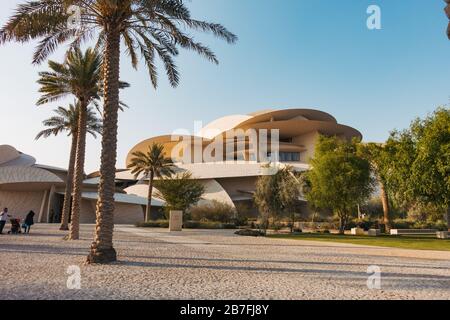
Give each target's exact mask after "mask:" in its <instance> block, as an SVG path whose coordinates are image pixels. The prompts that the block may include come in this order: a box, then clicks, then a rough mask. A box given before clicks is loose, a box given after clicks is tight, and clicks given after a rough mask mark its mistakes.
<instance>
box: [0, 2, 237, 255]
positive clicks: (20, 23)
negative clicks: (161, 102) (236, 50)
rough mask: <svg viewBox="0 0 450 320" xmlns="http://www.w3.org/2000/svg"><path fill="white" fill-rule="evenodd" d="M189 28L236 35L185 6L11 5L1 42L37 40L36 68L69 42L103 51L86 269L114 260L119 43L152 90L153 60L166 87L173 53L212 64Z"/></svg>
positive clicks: (174, 81) (173, 73) (174, 76)
mask: <svg viewBox="0 0 450 320" xmlns="http://www.w3.org/2000/svg"><path fill="white" fill-rule="evenodd" d="M74 5H75V6H77V7H78V8H79V10H78V11H79V13H80V16H79V19H76V20H78V21H76V22H77V23H76V25H77V26H76V27H74V26H72V25H69V24H68V23H67V22H68V21H69V18H71V12H72V11H70V10H68V9H69V8H73V6H74ZM188 29H190V30H194V31H202V32H210V33H212V34H213V35H215V36H217V37H219V38H221V39H224V40H226V41H227V42H228V43H234V42H236V41H237V37H236V36H235V35H234V34H233V33H231V32H229V31H228V30H227V29H226V28H225V27H223V26H222V25H220V24H216V23H210V22H204V21H199V20H196V19H193V18H192V17H191V14H190V11H189V9H188V8H187V6H186V5H185V1H183V0H35V1H26V2H25V3H24V4H21V5H19V6H18V7H17V9H16V12H15V14H14V15H13V16H12V17H11V18H10V20H9V21H8V22H7V23H6V24H5V25H4V27H3V28H2V29H1V30H0V44H1V43H4V42H8V41H18V42H26V41H29V40H33V39H41V42H40V43H39V45H38V47H37V49H36V52H35V54H34V58H33V62H34V63H40V62H42V61H44V60H45V59H46V58H47V57H48V55H49V54H51V53H52V52H54V51H55V50H56V48H57V47H58V45H60V44H62V43H64V42H67V41H69V40H71V41H72V42H71V43H72V45H78V44H79V43H81V42H83V41H85V40H87V39H92V38H96V39H97V46H98V48H101V49H102V50H103V61H104V75H105V76H104V79H103V80H104V90H105V99H104V108H103V111H104V112H103V136H102V151H101V165H100V186H99V200H98V203H97V226H96V229H95V230H96V231H95V239H94V243H93V244H92V247H91V252H90V254H89V256H88V259H87V262H88V263H107V262H111V261H115V260H116V251H115V250H114V247H113V242H112V239H113V229H114V217H113V215H114V189H115V169H116V168H115V166H116V157H117V121H118V109H119V73H120V52H121V41H123V43H124V44H125V47H126V49H127V53H128V55H129V56H130V58H131V63H132V66H133V67H134V68H137V66H138V61H139V59H138V56H139V55H140V56H142V57H143V58H144V61H145V64H146V67H147V69H148V71H149V74H150V79H151V82H152V84H153V86H154V87H156V86H157V82H158V75H157V71H156V64H155V62H156V61H155V59H156V57H157V56H158V57H159V58H160V59H161V60H162V62H163V65H164V67H165V70H166V73H167V76H168V79H169V81H170V84H171V85H172V86H174V87H175V86H177V85H178V83H179V81H180V78H179V73H178V70H177V67H176V65H175V62H174V60H173V58H174V57H175V56H177V55H178V54H179V50H178V48H179V47H181V48H184V49H188V50H192V51H195V52H197V53H198V54H200V55H202V56H204V57H205V58H207V59H208V60H210V61H212V62H214V63H218V60H217V58H216V56H215V54H214V53H213V52H212V51H211V50H210V49H209V48H208V47H206V46H204V45H203V44H201V43H199V42H196V41H195V40H194V39H193V38H192V37H191V36H190V35H189V34H187V33H186V30H188Z"/></svg>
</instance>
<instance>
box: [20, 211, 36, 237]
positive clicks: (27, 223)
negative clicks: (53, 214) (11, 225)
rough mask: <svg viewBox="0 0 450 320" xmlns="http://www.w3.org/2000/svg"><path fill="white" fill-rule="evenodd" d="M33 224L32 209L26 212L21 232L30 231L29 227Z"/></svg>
mask: <svg viewBox="0 0 450 320" xmlns="http://www.w3.org/2000/svg"><path fill="white" fill-rule="evenodd" d="M33 224H34V211H33V210H31V211H30V212H28V214H27V216H26V218H25V221H24V222H23V225H22V228H23V233H30V228H31V226H32V225H33Z"/></svg>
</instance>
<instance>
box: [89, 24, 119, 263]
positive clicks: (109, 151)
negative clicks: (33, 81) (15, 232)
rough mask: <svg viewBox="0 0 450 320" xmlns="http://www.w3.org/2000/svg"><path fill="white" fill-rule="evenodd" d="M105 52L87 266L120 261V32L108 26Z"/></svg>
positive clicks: (114, 27)
mask: <svg viewBox="0 0 450 320" xmlns="http://www.w3.org/2000/svg"><path fill="white" fill-rule="evenodd" d="M109 27H111V29H110V30H108V31H107V33H106V44H105V45H106V47H105V51H104V60H103V61H104V90H105V98H104V99H105V101H104V108H103V135H102V153H101V164H100V185H99V191H98V193H99V197H98V201H97V221H96V227H95V237H94V242H93V243H92V246H91V251H90V253H89V255H88V257H87V261H86V262H87V263H108V262H113V261H116V260H117V255H116V250H115V249H114V247H113V241H112V240H113V232H114V192H115V177H116V158H117V121H118V110H119V73H120V65H119V64H120V33H119V30H117V27H116V26H109Z"/></svg>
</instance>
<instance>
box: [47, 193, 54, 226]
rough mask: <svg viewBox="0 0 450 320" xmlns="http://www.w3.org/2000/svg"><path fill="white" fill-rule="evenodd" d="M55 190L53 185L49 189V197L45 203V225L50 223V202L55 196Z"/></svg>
mask: <svg viewBox="0 0 450 320" xmlns="http://www.w3.org/2000/svg"><path fill="white" fill-rule="evenodd" d="M55 190H56V188H55V186H54V185H53V186H52V187H51V188H50V192H49V195H48V202H47V219H46V220H47V223H51V222H52V221H50V210H51V208H52V200H53V197H54V195H55Z"/></svg>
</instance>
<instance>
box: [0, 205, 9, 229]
mask: <svg viewBox="0 0 450 320" xmlns="http://www.w3.org/2000/svg"><path fill="white" fill-rule="evenodd" d="M9 217H11V216H10V215H9V214H8V208H5V209H3V211H2V212H1V213H0V234H2V233H3V228H4V227H5V224H6V221H8V218H9Z"/></svg>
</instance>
